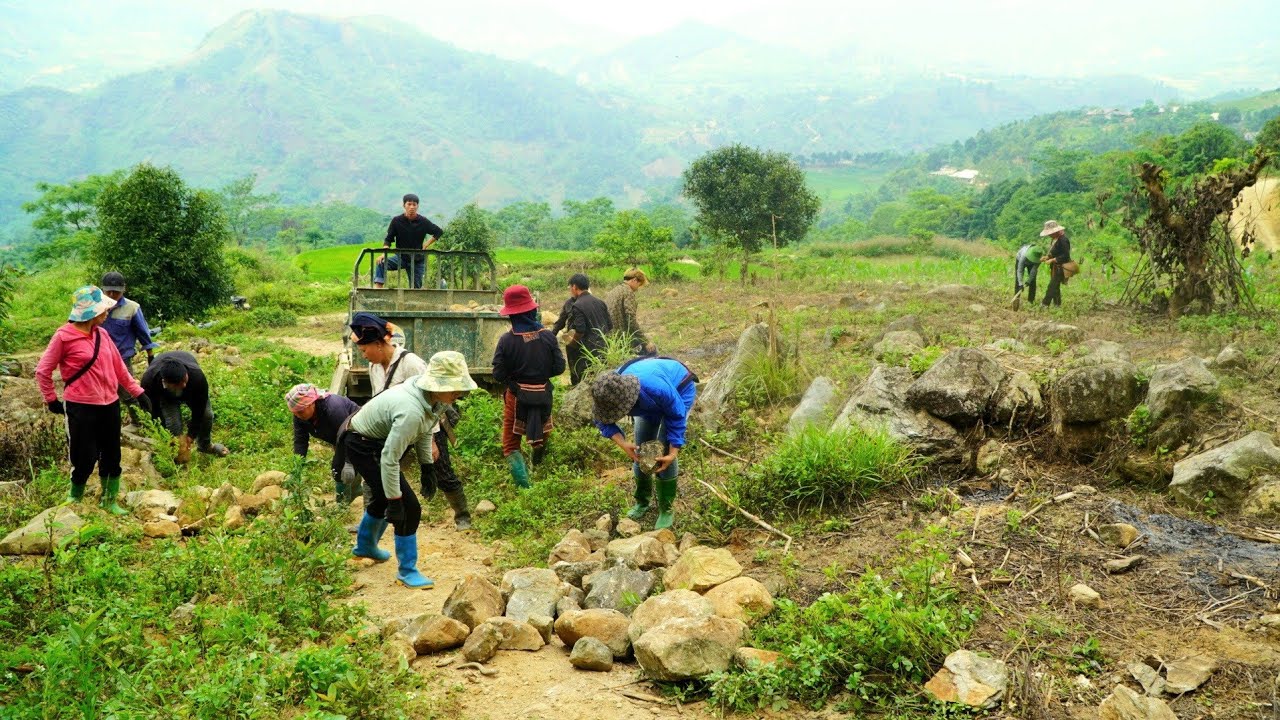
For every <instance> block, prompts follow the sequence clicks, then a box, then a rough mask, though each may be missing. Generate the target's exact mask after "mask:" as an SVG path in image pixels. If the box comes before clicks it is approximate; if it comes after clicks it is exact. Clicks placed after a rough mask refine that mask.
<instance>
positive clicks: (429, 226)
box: [382, 215, 444, 250]
mask: <svg viewBox="0 0 1280 720" xmlns="http://www.w3.org/2000/svg"><path fill="white" fill-rule="evenodd" d="M428 235H430V236H431V237H433V238H435V239H436V240H439V239H440V236H441V235H444V230H441V229H440V226H439V225H436V224H435V223H433V222H431V221H430V220H428V219H427V218H426V217H424V216H422V215H415V216H414V218H413V219H412V220H410V219H409V218H407V217H405V216H404V215H397V216H395V217H393V218H391V223H390V224H389V225H387V237H386V239H385V240H383V241H382V244H383V245H386V246H387V247H391V246H392V244H393V243H394V245H395V247H396V248H397V249H399V250H406V249H407V250H421V249H422V246H423V244H424V242H425V241H426V239H427V236H428Z"/></svg>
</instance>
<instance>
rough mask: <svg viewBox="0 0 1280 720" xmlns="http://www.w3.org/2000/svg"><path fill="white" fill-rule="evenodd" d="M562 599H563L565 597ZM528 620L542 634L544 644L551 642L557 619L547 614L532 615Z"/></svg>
mask: <svg viewBox="0 0 1280 720" xmlns="http://www.w3.org/2000/svg"><path fill="white" fill-rule="evenodd" d="M561 599H562V600H563V599H564V598H561ZM528 622H529V624H530V625H532V626H533V629H534V630H537V631H538V634H539V635H541V636H542V644H543V645H546V644H547V643H550V642H551V636H552V635H554V634H555V627H556V621H555V620H553V619H552V618H550V617H548V616H546V615H530V616H529V620H528Z"/></svg>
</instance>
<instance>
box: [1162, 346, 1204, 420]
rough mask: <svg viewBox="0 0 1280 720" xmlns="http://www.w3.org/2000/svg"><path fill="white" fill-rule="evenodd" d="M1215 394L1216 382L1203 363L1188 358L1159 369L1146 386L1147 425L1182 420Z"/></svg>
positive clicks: (1195, 358)
mask: <svg viewBox="0 0 1280 720" xmlns="http://www.w3.org/2000/svg"><path fill="white" fill-rule="evenodd" d="M1217 392H1218V378H1216V377H1214V376H1213V373H1211V372H1209V368H1207V367H1205V365H1204V360H1201V359H1200V358H1198V357H1188V358H1184V359H1182V360H1180V361H1178V362H1176V363H1173V364H1172V365H1163V366H1161V367H1160V368H1159V369H1157V370H1156V371H1155V372H1154V373H1152V375H1151V382H1150V383H1149V384H1148V386H1147V409H1148V410H1150V411H1151V422H1152V424H1155V425H1159V424H1161V423H1163V422H1165V421H1166V420H1168V419H1182V418H1186V417H1187V416H1189V415H1190V414H1191V411H1192V410H1194V409H1195V407H1196V406H1197V405H1199V404H1200V403H1202V402H1204V401H1205V400H1207V399H1209V398H1210V397H1212V396H1213V395H1214V394H1215V393H1217Z"/></svg>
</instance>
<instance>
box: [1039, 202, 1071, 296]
mask: <svg viewBox="0 0 1280 720" xmlns="http://www.w3.org/2000/svg"><path fill="white" fill-rule="evenodd" d="M1040 237H1048V238H1053V239H1052V240H1051V241H1049V249H1048V250H1047V251H1046V252H1045V259H1044V262H1045V263H1047V264H1048V265H1049V289H1048V290H1045V291H1044V300H1042V301H1041V302H1040V304H1041V305H1044V306H1045V307H1049V306H1050V305H1058V306H1059V307H1061V305H1062V283H1064V282H1066V279H1067V278H1066V272H1065V271H1064V270H1063V269H1062V266H1063V265H1065V264H1067V263H1069V262H1071V241H1070V240H1068V239H1067V229H1066V228H1064V227H1062V226H1061V225H1059V224H1058V221H1057V220H1049V221H1047V222H1046V223H1045V224H1044V230H1041V231H1040Z"/></svg>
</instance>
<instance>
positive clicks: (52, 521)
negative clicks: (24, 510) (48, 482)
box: [0, 505, 84, 555]
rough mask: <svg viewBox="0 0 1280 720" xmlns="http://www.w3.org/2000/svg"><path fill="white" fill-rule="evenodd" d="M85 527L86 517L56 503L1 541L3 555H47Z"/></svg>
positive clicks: (0, 549) (0, 553)
mask: <svg viewBox="0 0 1280 720" xmlns="http://www.w3.org/2000/svg"><path fill="white" fill-rule="evenodd" d="M82 527H84V520H83V519H82V518H81V517H80V516H79V515H77V514H76V513H75V511H74V510H72V509H71V508H70V507H65V506H61V505H56V506H54V507H51V508H49V509H47V510H45V511H44V512H41V513H40V514H39V515H36V516H35V517H33V518H31V521H30V522H28V523H27V524H26V525H24V526H23V527H20V528H18V529H17V530H14V531H13V532H11V533H9V534H8V535H6V536H5V538H4V539H3V540H0V555H48V554H49V553H50V552H52V551H53V547H54V546H55V545H57V544H58V543H60V542H62V541H63V540H64V539H66V538H68V537H70V536H71V535H74V534H75V533H76V532H77V531H79V530H80V528H82Z"/></svg>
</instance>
